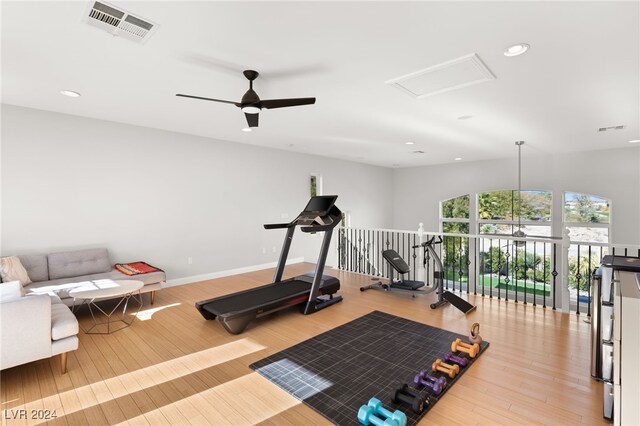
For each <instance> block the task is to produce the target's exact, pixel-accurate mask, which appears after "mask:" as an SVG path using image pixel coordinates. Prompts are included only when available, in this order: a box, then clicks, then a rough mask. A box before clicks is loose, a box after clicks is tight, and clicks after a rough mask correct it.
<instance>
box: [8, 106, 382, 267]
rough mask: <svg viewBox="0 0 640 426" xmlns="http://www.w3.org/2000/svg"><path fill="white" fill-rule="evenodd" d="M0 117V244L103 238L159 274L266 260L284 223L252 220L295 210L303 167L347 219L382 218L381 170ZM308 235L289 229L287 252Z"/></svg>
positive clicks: (301, 194)
mask: <svg viewBox="0 0 640 426" xmlns="http://www.w3.org/2000/svg"><path fill="white" fill-rule="evenodd" d="M2 124H3V126H2V169H1V171H2V209H1V220H2V227H1V234H2V235H1V242H2V245H1V248H2V251H1V254H2V255H10V254H25V253H46V252H51V251H57V250H67V249H77V248H85V247H100V246H105V247H107V248H109V250H110V252H111V254H112V261H114V262H127V261H136V260H145V261H147V262H149V263H151V264H154V265H157V266H159V267H162V268H163V269H165V270H166V271H167V274H168V277H169V278H171V279H176V278H181V277H188V276H194V275H200V274H207V273H212V272H217V271H224V270H229V269H233V268H239V267H245V266H251V265H257V264H264V263H268V262H273V261H276V260H277V256H278V254H279V250H280V246H281V244H282V239H283V237H284V231H282V230H278V231H266V230H264V229H263V227H262V224H263V223H272V222H287V221H289V220H291V219H293V218H294V217H295V216H296V215H297V214H298V213H299V212H300V211H301V210H302V208H303V207H304V205H305V204H306V202H307V201H308V198H309V184H308V182H309V174H310V173H312V172H319V173H321V174H322V175H323V181H324V183H323V184H324V193H325V194H337V195H339V198H338V202H337V203H336V204H337V205H338V206H339V207H340V208H341V209H342V210H343V211H345V210H349V211H351V214H352V225H353V226H366V227H388V226H390V225H391V223H392V217H391V214H392V213H391V210H392V207H391V206H390V205H389V203H387V202H385V200H388V199H389V197H390V194H391V189H392V180H393V179H392V174H393V172H392V170H390V169H386V168H381V167H374V166H367V165H363V164H358V163H353V162H347V161H339V160H334V159H329V158H324V157H318V156H311V155H304V154H296V153H292V152H287V151H280V150H273V149H265V148H259V147H255V146H249V145H242V144H237V143H230V142H223V141H218V140H213V139H207V138H202V137H196V136H190V135H185V134H179V133H172V132H167V131H161V130H153V129H149V128H143V127H136V126H131V125H125V124H119V123H113V122H107V121H101V120H94V119H87V118H80V117H76V116H71V115H65V114H58V113H51V112H45V111H40V110H34V109H28V108H22V107H16V106H9V105H3V109H2ZM283 213H286V214H288V219H282V218H281V215H282V214H283ZM320 242H321V239H320V238H318V237H311V236H309V235H303V234H302V233H301V232H298V233H297V238H296V239H294V243H293V247H292V251H291V253H290V258H295V257H301V256H304V257H305V258H306V260H311V261H315V258H316V256H317V252H318V250H319V245H320ZM273 247H275V250H276V253H273V252H272V248H273ZM263 248H266V249H267V254H262V249H263ZM188 257H192V258H193V264H192V265H188V264H187V258H188ZM334 260H335V252H334V251H333V250H332V251H330V253H329V259H328V261H329V262H330V263H331V264H333V263H334Z"/></svg>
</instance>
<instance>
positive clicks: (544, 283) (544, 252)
mask: <svg viewBox="0 0 640 426" xmlns="http://www.w3.org/2000/svg"><path fill="white" fill-rule="evenodd" d="M549 266H551V265H549ZM549 286H551V283H549ZM542 297H543V299H542V307H543V308H546V307H547V243H544V244H543V245H542Z"/></svg>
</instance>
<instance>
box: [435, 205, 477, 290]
mask: <svg viewBox="0 0 640 426" xmlns="http://www.w3.org/2000/svg"><path fill="white" fill-rule="evenodd" d="M469 198H470V197H469V194H465V195H461V196H459V197H455V198H450V199H448V200H444V201H442V202H441V203H440V228H441V231H442V232H444V233H447V234H468V233H469ZM440 253H441V254H440V257H441V258H442V264H443V268H444V271H443V273H444V279H445V287H446V288H449V285H450V284H451V285H453V286H454V287H455V286H456V283H457V284H458V285H460V287H461V288H462V286H463V285H465V286H466V285H467V283H468V280H469V264H470V262H469V238H467V237H462V236H445V237H443V238H442V246H441V252H440Z"/></svg>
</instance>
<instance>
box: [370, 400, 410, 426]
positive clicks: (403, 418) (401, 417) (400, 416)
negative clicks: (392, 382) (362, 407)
mask: <svg viewBox="0 0 640 426" xmlns="http://www.w3.org/2000/svg"><path fill="white" fill-rule="evenodd" d="M367 405H368V406H369V407H370V408H372V409H373V412H374V413H375V414H376V415H378V416H384V417H385V418H386V419H387V420H392V421H394V422H396V423H397V424H398V426H405V425H406V424H407V415H406V414H405V413H403V412H402V411H400V410H396V411H394V412H393V413H392V412H391V411H389V410H387V409H386V408H384V407H383V406H382V401H380V400H379V399H378V398H371V399H370V400H369V403H368V404H367Z"/></svg>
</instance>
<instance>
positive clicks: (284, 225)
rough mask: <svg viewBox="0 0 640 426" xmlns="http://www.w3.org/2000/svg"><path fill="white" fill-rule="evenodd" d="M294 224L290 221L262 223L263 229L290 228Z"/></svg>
mask: <svg viewBox="0 0 640 426" xmlns="http://www.w3.org/2000/svg"><path fill="white" fill-rule="evenodd" d="M292 226H295V224H292V223H267V224H265V225H264V229H281V228H290V227H292Z"/></svg>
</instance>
